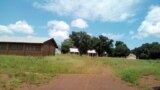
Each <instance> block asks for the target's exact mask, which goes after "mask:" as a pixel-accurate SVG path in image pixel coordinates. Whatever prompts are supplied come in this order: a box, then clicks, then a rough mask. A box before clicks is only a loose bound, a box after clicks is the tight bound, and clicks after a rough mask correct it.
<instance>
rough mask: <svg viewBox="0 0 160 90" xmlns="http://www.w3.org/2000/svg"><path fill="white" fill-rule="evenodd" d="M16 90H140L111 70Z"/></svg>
mask: <svg viewBox="0 0 160 90" xmlns="http://www.w3.org/2000/svg"><path fill="white" fill-rule="evenodd" d="M16 90H138V89H137V88H136V87H132V86H129V85H127V84H126V83H125V82H124V81H122V80H120V79H119V78H117V77H115V76H113V75H112V74H111V72H110V71H109V70H105V71H104V73H102V74H89V75H88V74H65V75H60V76H58V77H57V78H55V79H53V80H52V81H50V82H49V83H48V84H45V85H42V86H33V85H32V86H31V85H28V84H23V85H22V86H21V87H19V88H17V89H16Z"/></svg>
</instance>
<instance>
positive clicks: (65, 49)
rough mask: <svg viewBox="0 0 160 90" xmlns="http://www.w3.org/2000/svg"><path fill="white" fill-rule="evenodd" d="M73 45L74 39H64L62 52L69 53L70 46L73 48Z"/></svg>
mask: <svg viewBox="0 0 160 90" xmlns="http://www.w3.org/2000/svg"><path fill="white" fill-rule="evenodd" d="M72 47H74V46H73V41H72V40H71V39H66V40H64V42H63V43H62V46H61V52H62V53H64V54H65V53H68V52H69V48H72Z"/></svg>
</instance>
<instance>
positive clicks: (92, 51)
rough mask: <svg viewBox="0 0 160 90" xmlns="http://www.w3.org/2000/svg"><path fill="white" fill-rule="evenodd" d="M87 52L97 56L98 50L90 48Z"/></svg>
mask: <svg viewBox="0 0 160 90" xmlns="http://www.w3.org/2000/svg"><path fill="white" fill-rule="evenodd" d="M87 53H88V55H89V56H96V55H97V52H96V50H94V49H93V50H88V51H87Z"/></svg>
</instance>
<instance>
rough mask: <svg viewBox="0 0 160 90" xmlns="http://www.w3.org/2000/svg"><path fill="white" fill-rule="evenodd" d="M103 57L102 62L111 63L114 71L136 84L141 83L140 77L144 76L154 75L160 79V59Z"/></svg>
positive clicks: (123, 78)
mask: <svg viewBox="0 0 160 90" xmlns="http://www.w3.org/2000/svg"><path fill="white" fill-rule="evenodd" d="M107 59H108V60H105V59H102V63H103V64H105V65H109V66H110V67H111V68H112V69H113V72H114V73H115V74H116V75H117V76H119V77H120V78H121V79H122V80H125V81H127V82H129V83H132V84H134V85H137V84H139V82H138V79H139V78H140V77H142V76H147V75H154V76H156V78H157V79H158V80H160V79H159V78H160V70H159V68H160V61H155V60H127V59H124V58H107Z"/></svg>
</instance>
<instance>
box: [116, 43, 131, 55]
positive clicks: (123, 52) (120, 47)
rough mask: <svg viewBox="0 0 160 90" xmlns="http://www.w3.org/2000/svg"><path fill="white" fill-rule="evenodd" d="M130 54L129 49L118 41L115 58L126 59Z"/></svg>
mask: <svg viewBox="0 0 160 90" xmlns="http://www.w3.org/2000/svg"><path fill="white" fill-rule="evenodd" d="M129 53H130V50H129V48H128V47H127V45H126V44H124V43H123V42H122V41H116V44H115V49H114V56H116V57H126V56H128V55H129Z"/></svg>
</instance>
